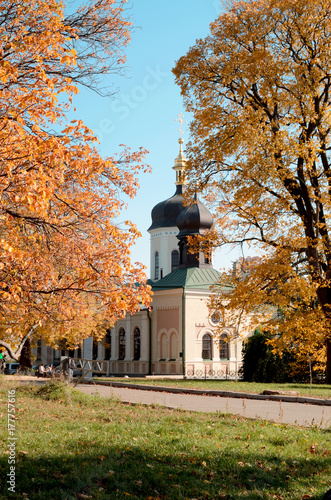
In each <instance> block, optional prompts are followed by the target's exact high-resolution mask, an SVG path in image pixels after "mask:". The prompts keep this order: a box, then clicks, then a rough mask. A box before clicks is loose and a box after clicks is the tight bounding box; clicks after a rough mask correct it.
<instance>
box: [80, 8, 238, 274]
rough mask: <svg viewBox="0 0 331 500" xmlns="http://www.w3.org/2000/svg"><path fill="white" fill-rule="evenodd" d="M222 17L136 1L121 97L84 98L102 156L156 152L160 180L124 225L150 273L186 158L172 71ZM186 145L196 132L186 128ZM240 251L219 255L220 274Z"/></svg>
mask: <svg viewBox="0 0 331 500" xmlns="http://www.w3.org/2000/svg"><path fill="white" fill-rule="evenodd" d="M220 12H221V0H167V1H160V2H158V1H155V0H154V1H153V0H133V1H132V4H131V8H130V15H131V16H132V21H133V23H134V25H135V26H137V27H138V28H137V29H136V30H135V32H134V33H133V35H132V41H131V43H130V46H129V47H128V48H127V50H126V55H127V65H126V66H127V70H126V76H125V77H121V78H118V77H116V78H114V77H111V76H110V77H109V78H108V79H107V81H106V83H107V84H109V83H111V82H114V90H117V91H118V92H117V93H116V95H115V96H114V97H113V98H112V99H110V98H101V97H98V96H97V95H93V94H91V93H88V94H87V93H86V92H83V93H82V94H81V95H80V96H78V97H76V100H75V104H76V108H77V117H78V118H81V119H83V120H84V122H85V124H86V125H87V126H89V127H90V128H91V129H92V130H93V132H94V133H95V134H96V135H97V136H98V137H99V140H100V152H101V153H102V155H104V156H108V155H109V156H111V155H113V154H114V152H116V151H118V150H119V145H120V144H126V145H127V146H130V147H131V149H132V150H133V151H135V150H137V149H138V148H139V147H141V146H142V147H144V148H145V149H147V150H148V151H149V154H148V156H147V163H148V164H150V165H151V167H152V174H144V175H143V176H141V177H140V190H139V192H138V195H137V197H136V198H135V199H134V200H130V201H129V206H128V210H127V211H126V213H125V214H123V220H125V219H130V220H131V221H132V222H133V223H135V224H136V225H137V227H138V229H139V231H140V232H141V233H142V238H140V239H139V241H138V243H137V245H136V246H135V248H134V249H133V251H132V259H133V260H134V261H139V262H142V263H143V264H145V265H146V266H147V268H148V271H147V272H149V234H148V233H147V229H148V227H149V226H150V223H151V216H150V214H151V209H152V208H153V206H154V205H156V203H158V202H159V201H162V200H164V199H167V198H169V197H170V196H172V195H173V194H174V192H175V185H174V182H175V173H174V171H173V170H172V167H173V165H174V159H175V157H176V156H177V154H178V150H179V149H178V148H179V146H178V138H179V131H178V128H179V124H178V122H176V121H175V119H178V114H179V113H183V114H184V120H185V119H186V120H187V121H188V120H189V117H188V116H187V115H186V116H185V111H184V108H183V104H182V98H181V95H180V89H179V87H178V86H177V85H175V83H174V76H173V74H172V72H171V70H172V68H173V67H174V65H175V62H176V61H177V60H178V59H179V58H180V57H181V56H182V55H185V54H186V52H187V50H188V49H189V48H190V47H191V46H192V45H194V43H195V41H196V39H198V38H203V37H205V36H206V35H207V34H208V33H209V25H210V23H211V22H212V21H214V20H215V19H216V17H217V16H218V14H219V13H220ZM182 128H183V131H184V140H188V128H187V125H186V124H185V123H184V124H183V127H182ZM238 255H239V254H238V252H231V253H229V252H228V253H224V254H220V253H219V252H218V253H216V255H215V258H214V267H215V268H217V269H219V268H220V267H228V266H230V265H231V262H232V261H234V260H236V258H237V257H238Z"/></svg>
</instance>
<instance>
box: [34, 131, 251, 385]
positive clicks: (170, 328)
mask: <svg viewBox="0 0 331 500" xmlns="http://www.w3.org/2000/svg"><path fill="white" fill-rule="evenodd" d="M182 143H183V140H182V139H179V145H180V147H179V154H178V156H177V158H176V159H175V164H174V167H173V169H174V170H175V174H176V181H175V186H176V191H175V194H174V195H173V196H172V197H170V198H168V199H166V200H164V201H162V202H160V203H158V204H157V205H156V206H155V207H154V208H153V210H152V214H151V215H152V222H151V225H150V227H149V229H148V232H149V234H150V263H151V265H150V269H151V276H150V280H149V283H150V285H151V286H152V291H153V301H152V308H151V309H150V310H148V309H146V308H143V307H142V308H141V310H140V311H138V312H137V313H136V314H134V315H128V316H127V317H126V318H124V319H122V320H120V321H118V323H117V324H116V325H115V326H114V327H113V328H112V329H110V330H108V332H107V335H106V337H105V339H104V341H103V342H99V343H95V344H94V343H93V339H91V338H89V339H86V340H84V343H83V346H82V347H81V348H80V349H77V350H76V351H74V352H71V353H70V355H72V356H73V357H76V358H85V359H95V360H106V361H107V362H108V363H107V364H108V371H109V374H110V375H129V376H134V375H136V376H144V375H164V376H166V375H178V376H186V377H205V376H208V377H214V376H215V377H227V376H229V377H231V376H233V375H234V374H236V373H237V372H238V370H239V368H240V366H241V348H242V344H241V340H240V339H239V337H237V340H234V335H233V333H234V332H232V331H231V330H230V329H229V328H228V329H227V328H224V330H223V331H222V334H221V336H219V335H216V329H217V326H218V322H219V321H220V316H219V313H218V312H217V311H214V312H212V313H210V311H209V310H208V307H207V302H208V298H209V297H210V294H211V291H210V287H211V286H212V285H213V284H214V283H215V282H217V281H218V279H219V276H220V273H219V272H218V271H217V270H215V269H214V268H213V266H212V259H211V257H206V256H205V254H204V253H203V252H201V251H200V252H196V253H190V252H189V251H188V245H187V237H188V236H193V235H197V234H203V233H204V232H205V231H206V230H207V229H209V228H210V227H211V226H212V223H213V221H212V216H211V214H210V212H209V211H208V210H207V208H206V207H205V206H204V205H203V204H202V203H201V202H200V201H199V200H198V199H197V198H196V199H194V200H193V202H192V204H190V205H189V206H185V205H184V197H183V193H184V190H185V175H184V172H185V164H186V159H185V156H184V154H183V151H182ZM241 337H242V332H241ZM39 349H40V352H39V353H37V352H35V355H36V354H37V357H40V358H41V359H42V360H43V362H51V361H52V360H53V359H54V358H59V357H60V355H64V354H65V355H67V354H68V351H66V352H63V351H62V352H60V351H55V353H54V351H53V350H52V349H50V348H48V347H46V346H41V347H40V348H39ZM51 358H52V359H51Z"/></svg>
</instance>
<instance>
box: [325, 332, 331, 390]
mask: <svg viewBox="0 0 331 500" xmlns="http://www.w3.org/2000/svg"><path fill="white" fill-rule="evenodd" d="M325 379H326V383H327V384H331V339H327V340H326V373H325Z"/></svg>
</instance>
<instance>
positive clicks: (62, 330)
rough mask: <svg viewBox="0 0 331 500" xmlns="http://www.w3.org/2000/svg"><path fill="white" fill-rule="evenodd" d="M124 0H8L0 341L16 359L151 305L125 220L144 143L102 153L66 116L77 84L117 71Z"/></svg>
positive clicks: (0, 32) (1, 84) (3, 51)
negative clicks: (23, 351)
mask: <svg viewBox="0 0 331 500" xmlns="http://www.w3.org/2000/svg"><path fill="white" fill-rule="evenodd" d="M125 4H126V0H90V1H89V2H88V3H87V4H85V5H82V6H81V7H79V8H78V10H77V11H75V12H72V13H69V14H66V12H67V11H65V10H64V7H63V5H62V3H60V2H58V1H56V0H47V1H44V0H31V1H29V2H23V3H22V2H16V1H15V0H3V1H1V10H0V42H1V43H0V104H1V106H0V220H1V223H0V346H1V345H3V346H5V347H6V348H7V349H8V351H9V352H10V354H11V355H12V356H13V357H16V358H17V357H18V356H19V352H20V347H21V346H22V345H23V342H24V340H25V339H26V338H27V337H29V336H30V335H32V334H33V333H34V334H37V335H39V336H40V335H42V336H43V338H44V340H45V342H46V343H48V345H53V346H55V345H56V344H57V343H58V341H61V339H62V340H63V339H66V342H67V343H68V345H71V346H73V345H76V344H77V343H78V342H80V341H81V340H82V339H83V338H86V337H88V336H89V335H90V334H91V333H92V332H93V333H94V334H95V335H96V336H98V335H99V336H100V335H101V334H103V335H104V333H105V332H101V331H99V328H100V326H101V325H103V324H105V321H107V325H108V326H109V325H112V324H114V322H115V321H116V320H117V319H118V318H120V317H123V316H124V315H125V314H126V313H127V312H130V313H132V312H134V311H136V310H137V309H138V308H139V307H140V304H145V305H146V306H148V305H149V299H150V289H149V287H148V286H147V285H146V276H145V273H144V266H142V265H141V264H139V263H135V264H133V263H132V262H131V260H130V247H131V246H132V245H133V244H134V242H135V240H136V238H137V237H138V236H139V232H138V231H137V229H136V227H135V225H134V224H132V223H131V222H130V221H125V222H121V221H120V218H119V216H120V213H121V210H122V209H123V208H124V206H125V204H124V203H123V200H122V198H123V197H122V194H123V193H124V194H125V195H128V196H130V197H133V196H134V195H135V193H136V190H137V189H138V187H139V186H138V179H137V175H138V172H139V171H146V170H147V169H148V167H146V166H145V165H144V163H143V158H144V154H145V151H144V150H142V149H141V150H140V151H138V152H131V151H130V150H129V148H126V147H123V148H122V153H120V154H119V155H118V156H114V157H109V158H102V157H101V156H100V155H99V153H98V151H97V147H96V146H97V138H96V137H94V136H93V132H92V131H91V130H90V129H88V128H87V127H86V126H85V125H84V124H83V123H82V121H80V120H79V119H78V120H74V121H71V122H70V123H69V122H68V120H67V118H66V116H67V111H68V109H69V108H70V107H71V103H72V98H73V96H74V94H76V93H77V92H78V87H79V86H81V85H84V86H86V87H88V88H90V89H93V90H100V91H102V89H101V88H100V78H101V77H102V75H104V74H107V73H111V72H114V71H115V72H118V71H120V68H121V66H122V65H123V63H124V61H125V57H124V55H123V50H124V48H125V46H126V45H127V43H128V41H129V40H130V30H131V28H132V25H131V22H130V20H129V18H128V16H127V15H126V13H125ZM105 93H107V91H106V90H105ZM98 332H99V333H98Z"/></svg>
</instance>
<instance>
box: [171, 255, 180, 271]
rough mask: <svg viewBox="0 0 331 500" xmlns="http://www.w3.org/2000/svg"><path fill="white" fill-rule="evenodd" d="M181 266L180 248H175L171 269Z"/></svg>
mask: <svg viewBox="0 0 331 500" xmlns="http://www.w3.org/2000/svg"><path fill="white" fill-rule="evenodd" d="M178 266H179V252H178V250H173V251H172V252H171V271H174V270H175V269H177V268H178Z"/></svg>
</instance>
